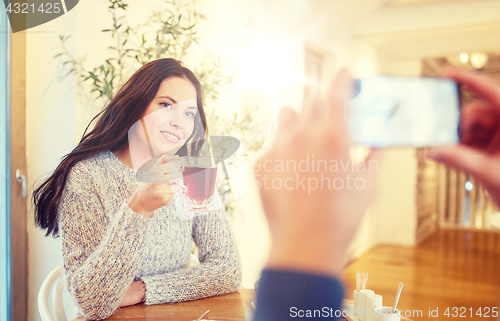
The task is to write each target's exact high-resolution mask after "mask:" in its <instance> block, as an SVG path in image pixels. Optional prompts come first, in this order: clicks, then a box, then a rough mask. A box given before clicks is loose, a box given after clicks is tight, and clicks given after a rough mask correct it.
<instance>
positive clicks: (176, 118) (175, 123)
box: [170, 111, 182, 129]
mask: <svg viewBox="0 0 500 321" xmlns="http://www.w3.org/2000/svg"><path fill="white" fill-rule="evenodd" d="M181 120H182V115H181V114H180V113H179V112H177V111H176V112H175V113H173V115H172V118H171V119H170V126H172V127H177V128H179V129H182V121H181Z"/></svg>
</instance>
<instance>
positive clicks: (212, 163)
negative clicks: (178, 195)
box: [177, 156, 218, 212]
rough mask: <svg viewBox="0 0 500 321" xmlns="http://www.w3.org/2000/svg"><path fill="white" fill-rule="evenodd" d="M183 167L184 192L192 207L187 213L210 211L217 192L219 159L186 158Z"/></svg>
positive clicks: (182, 163)
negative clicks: (216, 180)
mask: <svg viewBox="0 0 500 321" xmlns="http://www.w3.org/2000/svg"><path fill="white" fill-rule="evenodd" d="M177 162H178V163H179V164H180V165H181V172H182V176H183V185H181V187H182V190H183V192H184V193H185V194H186V195H187V197H188V200H189V203H190V205H191V207H190V208H189V209H187V210H186V212H200V211H209V210H211V209H210V208H209V205H210V203H211V202H212V199H213V196H214V190H215V179H216V177H217V163H218V158H217V157H212V156H184V157H181V158H179V160H177Z"/></svg>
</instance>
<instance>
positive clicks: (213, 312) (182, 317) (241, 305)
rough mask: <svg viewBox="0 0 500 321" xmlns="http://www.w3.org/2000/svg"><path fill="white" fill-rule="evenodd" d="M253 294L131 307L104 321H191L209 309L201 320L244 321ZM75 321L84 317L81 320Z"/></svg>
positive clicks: (242, 293) (252, 292)
mask: <svg viewBox="0 0 500 321" xmlns="http://www.w3.org/2000/svg"><path fill="white" fill-rule="evenodd" d="M254 295H255V294H254V290H253V289H252V290H239V291H238V292H236V293H231V294H227V295H221V296H216V297H211V298H206V299H200V300H195V301H188V302H179V303H170V304H158V305H149V306H145V305H134V306H130V307H126V308H121V309H119V310H118V311H116V312H115V314H113V315H112V316H111V317H109V318H108V319H106V320H115V319H127V320H149V321H156V320H162V321H164V320H169V321H192V320H196V319H197V318H198V317H199V316H200V315H201V314H202V313H203V312H205V311H206V310H210V313H208V314H207V315H206V316H205V317H203V320H227V321H245V314H246V315H248V316H249V317H250V315H251V313H252V312H251V308H250V305H249V302H250V301H251V300H252V299H253V298H254ZM76 320H85V318H84V317H80V318H78V319H76Z"/></svg>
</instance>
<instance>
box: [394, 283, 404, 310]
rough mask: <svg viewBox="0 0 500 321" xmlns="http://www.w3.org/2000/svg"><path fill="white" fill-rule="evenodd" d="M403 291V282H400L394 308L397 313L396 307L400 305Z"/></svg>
mask: <svg viewBox="0 0 500 321" xmlns="http://www.w3.org/2000/svg"><path fill="white" fill-rule="evenodd" d="M401 291H403V282H399V287H398V292H397V293H396V299H395V300H394V308H393V309H392V313H396V307H397V306H398V302H399V296H400V295H401Z"/></svg>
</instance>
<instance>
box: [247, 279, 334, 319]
mask: <svg viewBox="0 0 500 321" xmlns="http://www.w3.org/2000/svg"><path fill="white" fill-rule="evenodd" d="M259 285H260V286H259V288H258V290H257V311H256V312H255V316H254V321H285V320H295V319H297V318H299V319H302V318H306V319H307V320H324V319H333V320H336V319H337V317H339V316H340V315H339V312H341V311H340V305H341V303H342V296H343V290H342V284H341V283H340V281H339V280H337V279H334V278H330V277H326V276H322V275H316V274H310V273H306V272H298V271H285V270H271V269H265V270H264V271H262V276H261V279H260V281H259Z"/></svg>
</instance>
